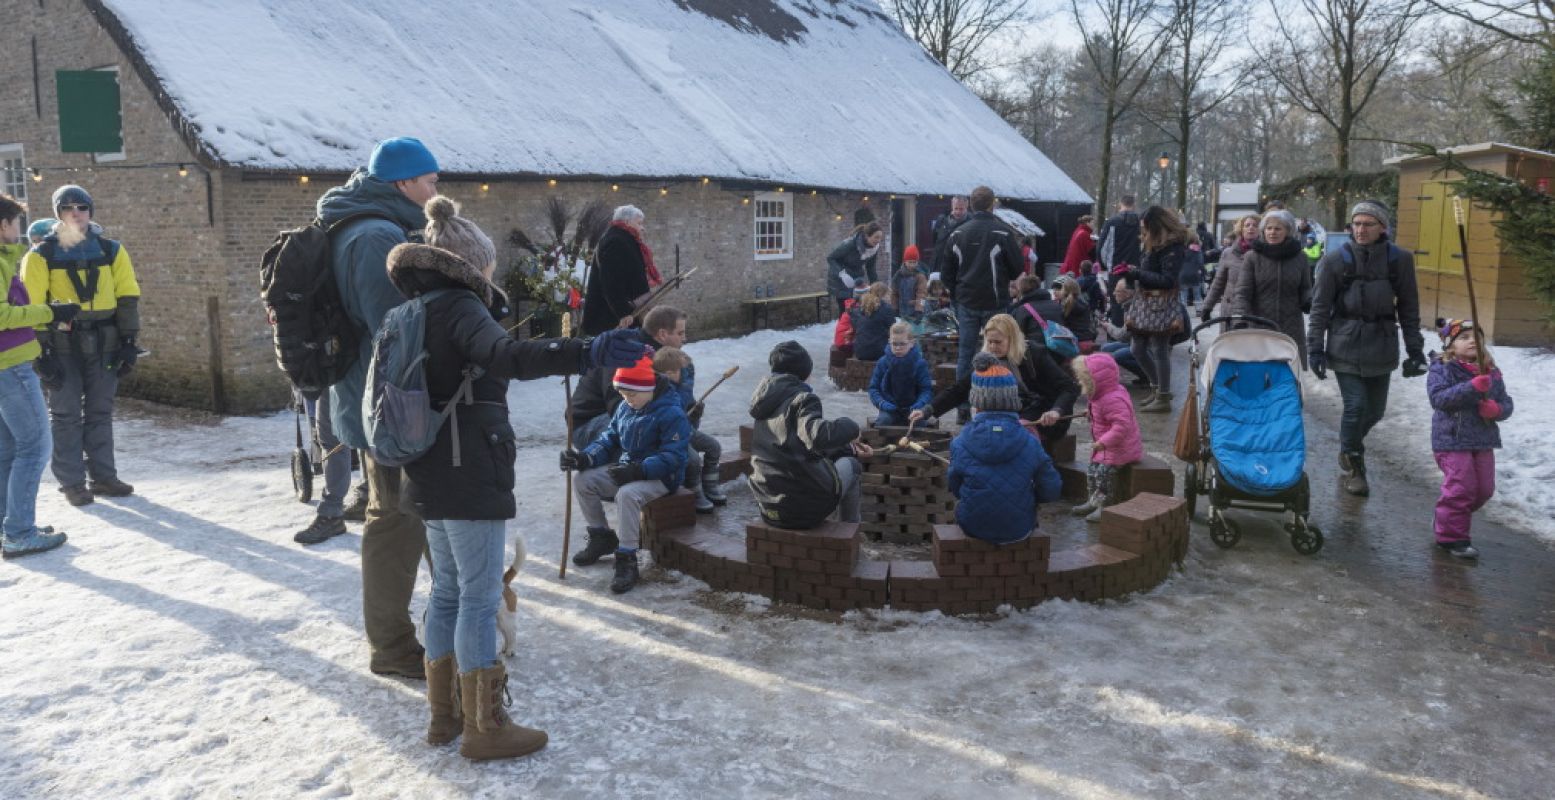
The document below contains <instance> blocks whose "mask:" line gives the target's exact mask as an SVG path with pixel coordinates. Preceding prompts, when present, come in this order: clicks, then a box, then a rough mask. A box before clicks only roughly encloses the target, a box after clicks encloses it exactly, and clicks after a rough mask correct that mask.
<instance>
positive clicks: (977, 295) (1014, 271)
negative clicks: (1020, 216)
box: [940, 186, 1025, 380]
mask: <svg viewBox="0 0 1555 800" xmlns="http://www.w3.org/2000/svg"><path fill="white" fill-rule="evenodd" d="M993 204H994V194H993V190H992V189H990V188H988V187H987V186H979V187H977V188H976V189H973V190H972V198H971V206H972V215H971V216H970V217H968V218H967V220H966V221H965V222H963V223H961V225H959V226H958V227H957V228H956V229H955V230H954V231H952V232H951V234H950V238H949V239H948V240H947V241H946V242H945V251H946V253H945V265H944V267H943V268H942V269H941V270H940V279H941V280H942V281H944V283H945V288H946V289H948V290H950V298H951V300H952V302H953V303H954V304H955V310H956V328H957V330H958V331H959V335H960V341H959V342H958V343H957V353H956V379H957V380H961V379H962V378H965V377H966V376H967V373H968V372H969V371H970V370H971V368H972V356H974V355H976V353H977V348H978V342H979V341H980V340H981V338H982V332H983V325H984V324H985V323H987V322H988V320H989V319H990V318H991V317H993V315H995V314H999V313H1002V312H1003V311H1004V309H1005V306H1006V303H1007V297H1008V295H1009V285H1010V281H1013V280H1015V279H1016V278H1017V277H1019V276H1020V274H1021V272H1022V269H1023V268H1024V266H1025V265H1024V264H1022V263H1021V254H1020V234H1018V233H1016V232H1015V229H1014V228H1011V227H1010V226H1009V225H1008V224H1006V223H1005V222H1004V220H1001V219H999V218H998V217H996V216H994V213H993Z"/></svg>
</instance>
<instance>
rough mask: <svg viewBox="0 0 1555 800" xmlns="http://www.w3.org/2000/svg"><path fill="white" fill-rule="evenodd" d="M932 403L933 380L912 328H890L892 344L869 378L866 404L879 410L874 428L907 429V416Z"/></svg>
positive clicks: (897, 324) (877, 362)
mask: <svg viewBox="0 0 1555 800" xmlns="http://www.w3.org/2000/svg"><path fill="white" fill-rule="evenodd" d="M933 401H934V376H932V375H930V374H929V362H928V361H926V360H925V359H924V358H923V353H922V352H920V351H919V350H918V345H917V343H915V342H914V341H913V338H912V326H911V325H909V324H907V323H905V322H898V323H896V324H895V325H892V326H891V344H890V346H889V347H887V348H886V352H885V355H883V356H881V357H880V359H879V360H877V361H876V362H875V371H874V373H873V374H871V375H870V377H869V402H871V403H874V404H875V408H877V409H879V410H880V416H878V417H876V418H875V427H877V428H878V427H881V426H884V425H906V424H907V415H909V414H911V413H912V412H913V411H914V410H917V409H927V408H928V407H929V404H930V403H932V402H933Z"/></svg>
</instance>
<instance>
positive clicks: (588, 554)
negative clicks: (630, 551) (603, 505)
mask: <svg viewBox="0 0 1555 800" xmlns="http://www.w3.org/2000/svg"><path fill="white" fill-rule="evenodd" d="M588 534H589V543H588V544H587V545H584V547H583V549H582V550H579V551H578V554H577V555H575V556H573V557H572V563H574V564H577V565H578V566H580V567H586V566H588V565H590V564H592V563H594V562H596V561H598V560H600V559H601V558H604V557H605V556H607V555H610V554H611V553H613V552H615V549H616V548H617V547H620V546H621V541H620V540H619V539H617V538H616V532H615V531H613V530H610V529H609V528H589V529H588Z"/></svg>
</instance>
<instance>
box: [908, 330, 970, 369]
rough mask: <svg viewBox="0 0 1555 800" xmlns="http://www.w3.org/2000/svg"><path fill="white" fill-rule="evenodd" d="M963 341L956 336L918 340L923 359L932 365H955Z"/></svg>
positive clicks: (929, 337) (926, 337)
mask: <svg viewBox="0 0 1555 800" xmlns="http://www.w3.org/2000/svg"><path fill="white" fill-rule="evenodd" d="M960 341H961V339H960V338H959V337H958V336H957V335H956V334H950V335H948V336H924V337H922V338H920V339H919V340H918V347H920V348H921V349H922V350H923V358H924V359H925V360H926V361H928V362H929V363H930V364H954V363H956V357H957V355H958V352H957V348H958V347H959V346H960Z"/></svg>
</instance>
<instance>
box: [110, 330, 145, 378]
mask: <svg viewBox="0 0 1555 800" xmlns="http://www.w3.org/2000/svg"><path fill="white" fill-rule="evenodd" d="M139 357H140V348H139V347H136V346H135V339H134V338H132V337H128V336H126V337H125V338H123V339H121V340H119V352H117V353H115V354H114V356H113V362H112V365H111V366H112V368H113V370H114V371H115V372H118V373H119V377H121V378H122V377H124V376H125V375H128V374H130V370H132V369H134V368H135V359H136V358H139Z"/></svg>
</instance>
